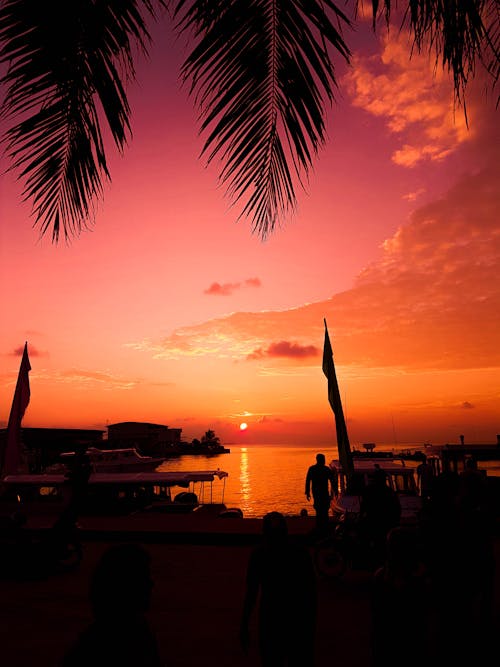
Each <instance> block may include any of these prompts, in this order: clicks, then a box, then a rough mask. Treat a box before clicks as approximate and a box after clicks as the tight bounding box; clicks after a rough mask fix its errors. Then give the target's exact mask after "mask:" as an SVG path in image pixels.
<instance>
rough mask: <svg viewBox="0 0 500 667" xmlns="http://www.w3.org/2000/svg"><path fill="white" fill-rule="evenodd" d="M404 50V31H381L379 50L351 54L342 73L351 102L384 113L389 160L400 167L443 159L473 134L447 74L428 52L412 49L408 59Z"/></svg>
mask: <svg viewBox="0 0 500 667" xmlns="http://www.w3.org/2000/svg"><path fill="white" fill-rule="evenodd" d="M409 52H410V42H409V36H408V34H407V33H405V32H404V31H402V32H400V31H398V30H397V29H395V28H394V27H393V29H392V30H391V31H390V32H389V33H387V32H384V33H383V36H382V51H381V53H380V54H377V55H375V56H370V57H367V56H360V55H355V56H354V59H353V68H352V70H351V71H350V72H349V74H348V75H347V77H346V84H347V89H348V91H349V94H350V96H351V100H352V103H353V104H354V105H355V106H358V107H361V108H363V109H365V110H366V111H367V112H368V113H370V114H372V115H374V116H379V117H382V118H384V119H385V121H386V125H387V127H388V129H389V130H390V132H391V133H392V134H394V135H395V136H397V137H398V139H399V142H400V146H399V148H397V149H396V150H394V152H393V155H392V160H393V161H394V162H395V163H396V164H399V165H401V166H403V167H413V166H415V165H416V164H418V163H420V162H424V161H426V160H442V159H444V158H445V157H446V156H447V155H449V154H450V153H452V152H453V151H455V150H456V149H457V147H458V146H459V145H460V144H462V143H463V142H464V141H467V140H469V139H471V138H472V136H473V132H472V130H468V129H467V124H466V120H465V117H464V114H463V113H462V112H461V111H460V110H455V108H454V99H453V86H452V82H451V80H450V79H449V77H448V75H447V74H446V73H443V72H442V71H441V70H436V68H435V66H434V62H433V61H432V60H431V59H430V58H429V56H428V55H426V54H425V55H424V54H418V53H414V54H413V55H412V58H411V60H409V58H408V54H409Z"/></svg>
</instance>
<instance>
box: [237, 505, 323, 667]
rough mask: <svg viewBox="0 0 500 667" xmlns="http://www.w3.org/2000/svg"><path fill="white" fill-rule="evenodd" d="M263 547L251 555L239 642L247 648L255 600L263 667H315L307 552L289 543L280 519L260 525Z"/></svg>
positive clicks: (279, 516) (310, 571)
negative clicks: (257, 611) (257, 604)
mask: <svg viewBox="0 0 500 667" xmlns="http://www.w3.org/2000/svg"><path fill="white" fill-rule="evenodd" d="M263 538H264V542H263V544H262V545H261V546H260V547H257V548H256V549H255V550H254V551H253V552H252V554H251V556H250V560H249V563H248V570H247V578H246V593H245V599H244V603H243V613H242V619H241V634H240V638H241V643H242V647H243V650H244V651H247V650H248V646H249V639H250V637H249V622H250V617H251V614H252V611H253V609H254V607H255V605H256V603H257V600H258V599H259V613H258V633H259V652H260V658H261V664H262V666H263V667H285V666H287V667H311V666H312V665H314V639H315V636H314V634H315V627H316V579H315V572H314V568H313V564H312V561H311V557H310V554H309V551H308V550H307V549H306V548H304V547H302V546H300V545H296V544H293V543H290V541H289V538H288V529H287V524H286V520H285V517H284V516H283V515H282V514H280V513H279V512H271V513H270V514H267V515H266V516H265V517H264V521H263Z"/></svg>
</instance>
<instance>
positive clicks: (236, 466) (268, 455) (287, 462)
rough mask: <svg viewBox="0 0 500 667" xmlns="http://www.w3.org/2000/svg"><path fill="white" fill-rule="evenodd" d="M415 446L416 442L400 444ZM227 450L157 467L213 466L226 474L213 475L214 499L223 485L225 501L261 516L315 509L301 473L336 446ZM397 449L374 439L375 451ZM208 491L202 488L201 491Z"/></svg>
mask: <svg viewBox="0 0 500 667" xmlns="http://www.w3.org/2000/svg"><path fill="white" fill-rule="evenodd" d="M408 448H411V449H415V448H417V446H416V445H414V446H408V445H405V446H404V447H403V446H401V447H399V449H408ZM229 449H230V450H231V453H230V454H219V455H217V456H201V455H198V456H180V457H179V458H174V459H170V460H168V461H166V462H165V463H164V464H163V465H162V466H160V468H159V470H165V471H168V470H171V471H175V470H215V469H217V468H220V469H221V470H224V471H225V472H227V473H228V474H229V477H228V478H227V479H226V482H225V487H224V489H223V486H224V485H223V482H220V481H219V480H215V481H214V483H213V487H212V493H213V501H214V502H220V500H221V494H222V491H223V490H224V502H225V504H226V505H227V507H239V508H240V509H241V510H242V511H243V515H244V516H245V517H262V516H264V514H266V513H267V512H271V511H273V510H277V511H279V512H282V513H283V514H285V515H288V516H293V515H298V514H299V513H300V510H301V509H303V508H306V509H307V510H308V512H309V513H310V514H314V509H313V506H312V503H308V502H307V499H306V497H305V495H304V488H305V477H306V473H307V469H308V467H309V466H310V465H313V464H314V463H316V454H317V453H318V452H322V453H323V454H324V455H325V457H326V461H327V463H329V462H330V461H331V460H332V459H335V458H337V456H338V454H337V448H336V447H323V448H321V447H318V446H314V447H312V446H309V447H298V446H286V445H283V446H276V445H246V446H242V445H229ZM383 449H388V450H390V449H395V448H394V447H391V446H387V448H385V447H384V446H382V445H377V451H381V450H383ZM205 493H206V491H205Z"/></svg>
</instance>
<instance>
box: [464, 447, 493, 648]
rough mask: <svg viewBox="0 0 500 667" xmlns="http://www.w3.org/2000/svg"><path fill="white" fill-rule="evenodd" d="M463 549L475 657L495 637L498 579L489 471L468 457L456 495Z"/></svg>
mask: <svg viewBox="0 0 500 667" xmlns="http://www.w3.org/2000/svg"><path fill="white" fill-rule="evenodd" d="M457 506H458V516H459V526H460V531H461V537H462V539H461V548H462V553H463V561H464V569H465V571H466V572H467V576H465V577H464V578H463V580H462V582H461V593H462V596H463V603H464V615H465V617H466V618H467V625H468V633H469V637H470V639H471V640H472V642H473V643H472V644H471V646H470V647H469V655H470V658H471V659H473V657H474V654H475V653H476V652H477V650H478V649H477V648H476V647H479V648H481V647H482V648H484V647H485V646H486V645H487V644H488V642H489V641H490V640H491V639H492V637H491V633H492V630H493V628H492V622H493V591H494V579H495V554H494V542H493V539H494V531H495V519H494V515H493V510H492V501H491V497H490V491H489V487H488V484H487V479H486V474H485V473H484V471H480V470H478V468H477V463H476V461H475V459H474V458H472V457H470V458H469V459H467V460H466V464H465V469H464V471H463V473H462V474H461V475H460V476H459V481H458V496H457Z"/></svg>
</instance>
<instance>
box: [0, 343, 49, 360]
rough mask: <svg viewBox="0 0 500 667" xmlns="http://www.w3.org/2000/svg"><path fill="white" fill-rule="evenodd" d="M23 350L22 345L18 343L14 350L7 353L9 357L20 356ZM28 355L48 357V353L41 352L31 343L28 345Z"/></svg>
mask: <svg viewBox="0 0 500 667" xmlns="http://www.w3.org/2000/svg"><path fill="white" fill-rule="evenodd" d="M23 352H24V345H20V346H19V347H16V348H15V349H14V350H12V351H11V352H8V353H7V354H8V356H9V357H22V356H23ZM28 356H29V357H30V359H31V358H35V357H48V356H49V353H48V352H42V351H40V350H38V349H37V348H36V347H34V346H33V345H28Z"/></svg>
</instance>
